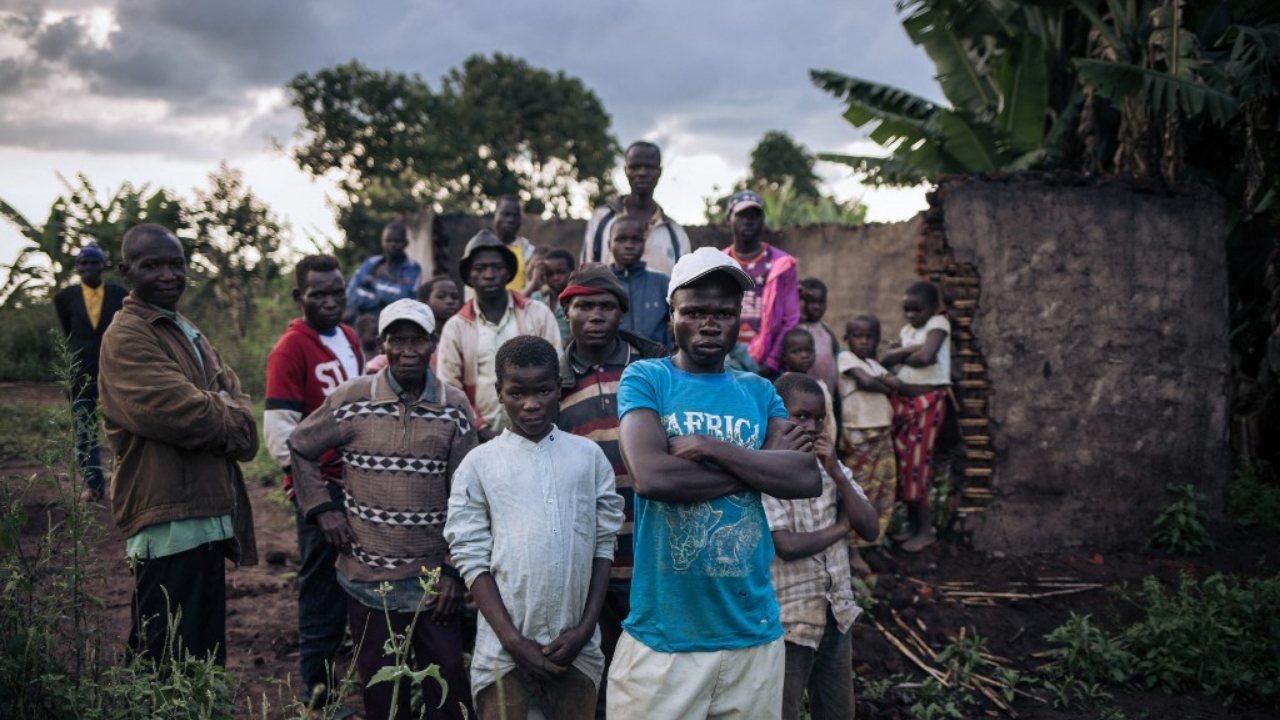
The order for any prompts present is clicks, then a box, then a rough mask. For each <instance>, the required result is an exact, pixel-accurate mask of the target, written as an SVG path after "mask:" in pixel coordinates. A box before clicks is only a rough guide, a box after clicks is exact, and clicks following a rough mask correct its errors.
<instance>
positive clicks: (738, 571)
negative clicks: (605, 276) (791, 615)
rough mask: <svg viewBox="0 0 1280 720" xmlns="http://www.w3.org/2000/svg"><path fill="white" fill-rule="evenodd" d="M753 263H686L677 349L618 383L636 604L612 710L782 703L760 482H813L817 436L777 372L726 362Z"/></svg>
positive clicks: (810, 485) (651, 712)
mask: <svg viewBox="0 0 1280 720" xmlns="http://www.w3.org/2000/svg"><path fill="white" fill-rule="evenodd" d="M751 286H752V282H751V278H750V277H749V276H748V275H747V274H746V273H745V272H743V271H742V269H741V268H740V267H738V264H737V263H735V262H734V261H733V260H732V259H731V258H729V257H728V256H727V255H724V254H723V253H720V252H717V251H716V250H714V249H712V248H704V249H700V250H698V251H697V252H694V253H691V254H689V255H686V256H684V257H682V258H681V259H680V261H679V262H678V263H676V266H675V269H674V270H673V271H672V273H671V288H670V290H669V291H668V294H667V299H668V302H669V303H670V305H671V310H672V316H671V325H672V334H673V336H674V341H675V346H676V353H675V354H674V355H673V356H672V357H670V358H664V359H660V360H642V361H639V362H635V363H632V364H631V365H630V366H628V367H627V369H626V371H625V372H624V373H623V375H622V380H621V382H620V384H619V387H618V416H619V418H620V429H621V447H622V456H623V461H624V462H625V463H626V466H627V470H628V471H629V472H630V474H631V478H632V483H633V486H634V489H635V494H636V501H635V526H634V537H635V543H634V546H635V570H634V574H633V576H632V580H631V614H630V615H629V616H628V617H627V620H626V622H625V623H623V630H624V634H623V636H622V639H621V640H620V641H619V642H618V647H617V650H616V651H615V654H614V658H613V664H612V666H611V667H610V670H609V698H608V716H609V717H610V718H611V719H613V718H622V719H624V720H625V719H627V718H655V717H664V718H677V717H678V718H705V717H711V716H722V715H733V716H734V717H741V718H761V719H764V718H777V717H779V715H780V713H781V710H782V680H783V673H782V669H783V666H784V659H783V658H784V651H783V644H782V639H781V638H782V624H781V623H780V622H779V620H778V603H777V601H776V600H775V599H774V594H773V587H772V585H771V583H770V581H769V562H770V561H771V560H772V559H773V540H772V539H771V537H770V535H769V528H768V524H767V523H766V521H765V516H764V510H763V506H762V505H761V502H760V494H761V493H768V494H769V495H773V496H775V497H779V498H784V499H785V498H806V497H816V496H817V495H818V494H819V492H820V490H821V478H820V476H819V474H818V469H817V463H815V462H814V460H813V458H814V456H813V454H812V451H813V447H812V442H810V441H809V440H807V439H806V436H805V435H804V433H803V432H802V431H801V430H800V429H799V427H797V426H795V425H793V424H791V423H790V422H789V421H788V420H787V411H786V409H785V408H784V407H783V405H782V401H781V400H780V399H779V398H778V395H777V393H776V392H774V390H773V387H772V386H771V385H770V384H769V382H768V381H767V380H765V379H763V378H761V377H759V376H756V375H752V374H749V373H742V372H738V371H734V370H726V369H725V366H724V360H725V355H727V354H728V352H729V350H730V349H731V348H732V347H733V346H734V343H736V342H737V337H738V327H739V323H740V314H741V311H742V296H743V292H744V291H745V290H746V289H747V288H749V287H751Z"/></svg>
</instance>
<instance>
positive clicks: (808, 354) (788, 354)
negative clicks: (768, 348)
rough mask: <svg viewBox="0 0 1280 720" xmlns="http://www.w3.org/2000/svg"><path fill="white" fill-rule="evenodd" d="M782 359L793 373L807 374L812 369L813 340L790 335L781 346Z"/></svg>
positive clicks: (803, 336) (807, 337)
mask: <svg viewBox="0 0 1280 720" xmlns="http://www.w3.org/2000/svg"><path fill="white" fill-rule="evenodd" d="M782 358H783V359H784V360H786V362H787V367H788V368H790V369H791V370H792V371H793V372H800V373H807V372H809V370H810V369H811V368H813V361H814V350H813V338H812V337H810V336H805V335H792V336H791V337H789V338H787V342H786V344H785V345H783V346H782Z"/></svg>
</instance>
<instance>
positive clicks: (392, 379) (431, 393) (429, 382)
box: [387, 368, 436, 407]
mask: <svg viewBox="0 0 1280 720" xmlns="http://www.w3.org/2000/svg"><path fill="white" fill-rule="evenodd" d="M387 385H389V386H390V387H391V392H393V393H395V394H396V397H398V398H400V402H401V403H402V404H403V405H404V406H405V407H408V406H410V405H412V404H414V403H416V402H418V401H419V400H426V401H427V402H435V401H436V379H435V376H434V375H433V374H432V372H431V368H427V376H426V378H425V379H424V380H423V384H422V395H421V396H419V397H417V398H411V397H409V393H407V392H405V391H404V388H402V387H400V383H398V382H396V376H395V373H393V372H391V369H390V368H388V369H387Z"/></svg>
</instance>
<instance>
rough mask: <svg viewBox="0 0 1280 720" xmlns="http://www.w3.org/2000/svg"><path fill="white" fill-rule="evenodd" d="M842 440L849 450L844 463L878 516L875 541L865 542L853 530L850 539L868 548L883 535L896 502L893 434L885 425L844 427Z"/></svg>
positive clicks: (895, 466) (876, 542) (895, 464)
mask: <svg viewBox="0 0 1280 720" xmlns="http://www.w3.org/2000/svg"><path fill="white" fill-rule="evenodd" d="M844 440H845V447H846V448H847V449H848V451H849V455H848V456H847V457H846V458H845V459H844V464H845V466H846V467H848V468H849V470H850V472H852V473H853V479H854V481H855V482H857V483H858V484H859V485H861V486H862V491H863V492H865V493H866V494H867V499H868V500H870V501H871V505H872V507H874V508H875V509H876V514H877V515H879V516H880V534H879V535H878V536H876V539H875V540H871V541H864V540H862V539H861V538H858V537H857V535H856V534H853V533H851V534H850V535H849V538H850V540H851V542H852V543H853V544H854V545H856V546H858V547H870V546H872V545H877V544H879V542H880V539H881V538H883V537H884V531H885V528H887V527H889V520H890V519H892V518H893V504H894V503H895V502H896V501H897V491H898V470H897V463H895V462H894V459H893V435H892V434H891V433H890V432H889V428H887V427H882V428H845V430H844Z"/></svg>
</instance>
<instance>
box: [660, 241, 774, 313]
mask: <svg viewBox="0 0 1280 720" xmlns="http://www.w3.org/2000/svg"><path fill="white" fill-rule="evenodd" d="M713 272H723V273H727V274H728V275H729V276H730V277H732V278H733V279H734V280H737V281H738V285H740V286H742V291H743V292H746V291H748V290H752V289H754V288H755V286H756V283H755V281H754V280H752V279H751V276H750V275H748V274H747V273H746V271H745V270H743V269H742V267H741V266H739V265H738V261H737V260H734V259H733V258H731V257H729V256H728V255H726V254H724V253H722V252H720V251H719V250H716V249H715V248H710V247H703V248H698V249H697V250H694V251H693V252H691V253H689V254H688V255H685V256H684V257H681V258H680V259H679V260H678V261H677V262H676V266H675V267H674V268H672V269H671V285H670V286H669V287H668V288H667V302H671V296H672V295H674V294H675V292H676V291H677V290H679V289H680V288H682V287H684V286H685V285H688V284H690V283H693V282H696V281H698V280H701V279H702V278H704V277H706V276H708V275H710V274H711V273H713Z"/></svg>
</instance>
